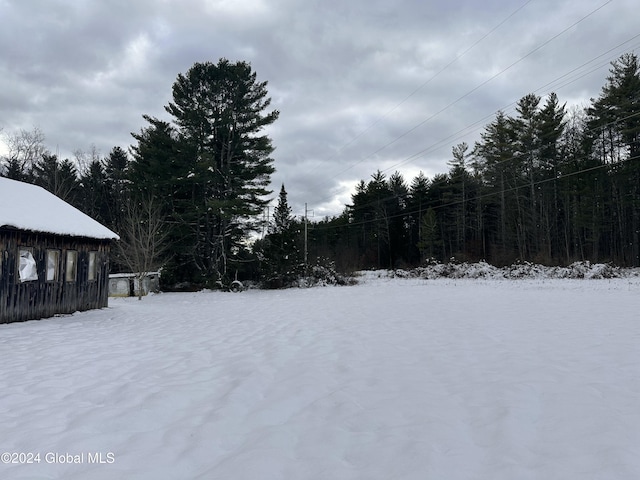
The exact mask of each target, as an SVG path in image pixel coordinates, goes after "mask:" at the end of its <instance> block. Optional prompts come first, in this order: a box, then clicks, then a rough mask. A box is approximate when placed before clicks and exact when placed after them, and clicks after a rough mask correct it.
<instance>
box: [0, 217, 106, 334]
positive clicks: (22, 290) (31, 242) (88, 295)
mask: <svg viewBox="0 0 640 480" xmlns="http://www.w3.org/2000/svg"><path fill="white" fill-rule="evenodd" d="M23 248H29V249H30V251H31V252H32V255H33V258H34V259H35V261H36V266H37V267H36V268H37V272H38V280H33V281H26V282H21V281H20V274H19V251H20V249H23ZM109 248H110V242H109V241H108V240H96V239H89V238H78V237H64V236H56V235H49V234H38V233H33V232H24V231H20V230H12V229H0V258H1V260H0V323H11V322H20V321H25V320H34V319H39V318H45V317H51V316H53V315H56V314H67V313H73V312H76V311H83V310H90V309H93V308H102V307H106V306H107V303H108V294H109V285H108V281H109ZM48 250H57V251H59V252H60V255H59V259H58V264H57V265H56V269H57V278H56V279H55V280H47V251H48ZM69 250H73V251H76V252H78V253H77V272H76V275H75V281H67V278H66V273H67V272H66V256H67V251H69ZM90 252H95V258H96V275H95V279H93V280H90V279H89V257H90Z"/></svg>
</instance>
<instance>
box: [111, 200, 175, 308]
mask: <svg viewBox="0 0 640 480" xmlns="http://www.w3.org/2000/svg"><path fill="white" fill-rule="evenodd" d="M119 234H120V241H119V242H118V248H117V254H118V256H119V257H120V258H119V259H120V260H121V261H122V263H124V264H125V265H127V266H128V267H129V268H130V269H131V272H132V273H134V274H135V279H136V280H137V282H138V300H141V299H142V289H143V280H144V278H145V277H146V276H147V275H148V274H149V273H150V272H154V271H156V270H157V269H158V268H159V267H160V266H161V262H162V260H163V257H164V256H165V254H166V252H167V250H168V244H167V236H168V229H167V228H166V224H165V221H164V217H163V215H162V211H161V208H160V204H159V202H157V201H155V200H154V198H153V197H152V196H149V197H145V198H142V199H139V200H136V201H129V202H126V207H125V211H124V215H123V217H122V227H121V231H120V232H119Z"/></svg>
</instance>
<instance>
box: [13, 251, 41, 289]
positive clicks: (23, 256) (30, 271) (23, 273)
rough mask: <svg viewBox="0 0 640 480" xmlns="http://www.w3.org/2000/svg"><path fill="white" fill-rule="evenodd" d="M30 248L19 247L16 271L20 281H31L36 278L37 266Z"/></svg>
mask: <svg viewBox="0 0 640 480" xmlns="http://www.w3.org/2000/svg"><path fill="white" fill-rule="evenodd" d="M31 250H32V249H31V248H29V247H24V248H21V249H20V256H19V259H18V273H19V276H20V282H31V281H34V280H38V267H37V265H36V259H35V258H33V253H32V251H31Z"/></svg>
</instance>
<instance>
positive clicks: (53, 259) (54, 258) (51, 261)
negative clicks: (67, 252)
mask: <svg viewBox="0 0 640 480" xmlns="http://www.w3.org/2000/svg"><path fill="white" fill-rule="evenodd" d="M59 266H60V251H59V250H47V281H48V282H55V281H56V280H58V275H59V274H58V271H59V270H60V267H59Z"/></svg>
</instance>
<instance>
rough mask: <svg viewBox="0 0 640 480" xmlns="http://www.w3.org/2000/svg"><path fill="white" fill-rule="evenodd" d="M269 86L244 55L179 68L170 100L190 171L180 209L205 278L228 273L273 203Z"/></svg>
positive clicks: (169, 109) (185, 165)
mask: <svg viewBox="0 0 640 480" xmlns="http://www.w3.org/2000/svg"><path fill="white" fill-rule="evenodd" d="M266 85H267V82H258V81H257V80H256V73H255V72H253V71H252V69H251V66H250V65H249V64H248V63H245V62H238V63H231V62H229V61H228V60H226V59H221V60H220V61H219V62H218V64H213V63H209V62H207V63H196V64H194V65H193V66H192V67H191V68H190V69H189V71H188V72H187V73H186V74H180V75H178V78H177V80H176V82H175V83H174V85H173V101H172V102H170V103H169V104H168V106H166V107H165V108H166V110H167V112H168V113H169V114H171V116H172V117H173V121H174V122H175V125H176V131H177V138H176V142H177V150H178V153H179V158H178V160H179V161H180V162H181V168H182V169H183V170H184V172H185V175H184V176H182V177H181V178H179V179H177V180H179V182H177V184H176V187H178V188H179V190H180V192H179V193H178V197H179V198H184V199H185V203H184V204H181V205H175V210H176V215H177V216H179V218H180V219H181V220H180V221H181V222H182V224H183V225H184V226H185V227H188V228H189V229H190V233H189V235H188V236H186V237H185V238H186V239H187V240H188V241H189V242H190V245H189V248H188V252H189V254H190V256H191V262H190V264H191V265H192V266H193V268H192V270H194V271H195V272H197V273H198V275H197V276H196V277H199V279H200V280H208V281H210V282H215V281H217V280H218V279H220V278H224V277H227V274H228V272H227V270H228V262H229V260H230V259H231V258H232V257H233V255H234V252H235V251H237V250H238V249H239V248H241V247H242V242H243V240H244V239H245V238H246V236H247V235H248V233H250V232H251V231H255V230H257V228H258V225H259V223H258V221H257V220H256V218H257V216H258V215H259V214H261V213H262V211H263V209H264V207H265V206H266V204H267V201H268V200H266V199H265V196H266V195H268V194H269V193H270V191H269V190H268V189H267V186H268V184H269V179H270V175H271V174H272V173H273V171H274V168H273V165H272V163H273V159H272V158H271V157H270V154H271V153H272V151H273V147H272V145H271V140H270V139H269V137H267V136H266V135H260V132H261V131H262V130H263V129H264V127H266V126H268V125H270V124H272V123H273V122H274V121H275V120H276V119H277V118H278V112H277V111H275V110H274V111H271V112H265V110H266V109H267V108H268V107H269V105H270V99H269V98H268V97H267V90H266ZM194 279H196V280H197V278H194Z"/></svg>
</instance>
